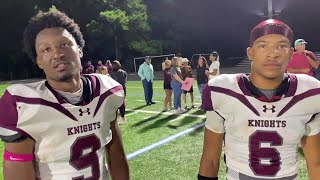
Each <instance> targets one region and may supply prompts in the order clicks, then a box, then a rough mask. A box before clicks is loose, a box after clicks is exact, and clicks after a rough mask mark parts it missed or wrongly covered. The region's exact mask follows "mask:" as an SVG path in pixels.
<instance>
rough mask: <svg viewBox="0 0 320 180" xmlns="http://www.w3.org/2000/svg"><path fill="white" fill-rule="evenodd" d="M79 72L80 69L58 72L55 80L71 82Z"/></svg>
mask: <svg viewBox="0 0 320 180" xmlns="http://www.w3.org/2000/svg"><path fill="white" fill-rule="evenodd" d="M79 74H80V70H79V71H76V70H73V71H70V72H65V73H63V74H59V75H58V77H57V81H60V82H71V81H72V80H73V79H74V78H75V77H76V76H77V75H79Z"/></svg>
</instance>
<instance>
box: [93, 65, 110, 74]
mask: <svg viewBox="0 0 320 180" xmlns="http://www.w3.org/2000/svg"><path fill="white" fill-rule="evenodd" d="M96 73H99V74H104V75H109V71H108V68H107V67H105V66H104V65H102V66H100V67H98V69H97V71H96Z"/></svg>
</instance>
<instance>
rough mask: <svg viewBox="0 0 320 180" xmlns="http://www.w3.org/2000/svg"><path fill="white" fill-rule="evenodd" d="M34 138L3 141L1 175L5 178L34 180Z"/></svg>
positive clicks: (10, 179) (7, 179)
mask: <svg viewBox="0 0 320 180" xmlns="http://www.w3.org/2000/svg"><path fill="white" fill-rule="evenodd" d="M33 153H34V140H32V139H31V138H27V139H25V140H23V141H21V142H11V143H8V142H7V143H5V155H4V161H3V176H4V179H5V180H17V179H24V180H35V179H36V174H35V168H34V158H33V157H34V154H33Z"/></svg>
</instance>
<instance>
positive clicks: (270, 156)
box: [249, 131, 283, 177]
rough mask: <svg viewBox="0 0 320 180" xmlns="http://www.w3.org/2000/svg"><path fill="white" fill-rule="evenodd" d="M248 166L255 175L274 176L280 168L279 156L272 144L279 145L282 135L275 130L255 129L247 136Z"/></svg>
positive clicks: (281, 141)
mask: <svg viewBox="0 0 320 180" xmlns="http://www.w3.org/2000/svg"><path fill="white" fill-rule="evenodd" d="M249 141H250V144H249V161H250V168H251V170H252V171H253V172H254V174H255V175H259V176H271V177H272V176H276V175H277V173H278V172H279V170H280V165H281V157H280V153H279V151H278V150H277V149H276V148H274V147H273V146H281V145H282V143H283V139H282V137H281V136H280V135H279V134H278V132H276V131H256V132H255V133H253V134H252V135H251V136H250V137H249Z"/></svg>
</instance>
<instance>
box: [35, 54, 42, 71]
mask: <svg viewBox="0 0 320 180" xmlns="http://www.w3.org/2000/svg"><path fill="white" fill-rule="evenodd" d="M36 62H37V65H38V67H39V68H40V69H43V68H42V63H41V60H40V59H39V57H38V56H37V57H36Z"/></svg>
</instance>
